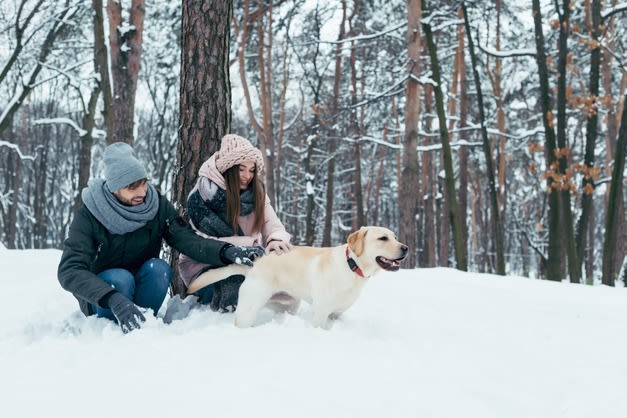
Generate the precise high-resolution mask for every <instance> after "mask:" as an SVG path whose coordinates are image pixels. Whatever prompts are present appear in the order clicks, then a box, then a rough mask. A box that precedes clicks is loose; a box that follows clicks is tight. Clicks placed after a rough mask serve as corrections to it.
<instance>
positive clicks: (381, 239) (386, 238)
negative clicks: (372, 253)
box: [379, 236, 388, 241]
mask: <svg viewBox="0 0 627 418" xmlns="http://www.w3.org/2000/svg"><path fill="white" fill-rule="evenodd" d="M379 240H380V241H387V240H388V237H386V236H383V237H380V238H379Z"/></svg>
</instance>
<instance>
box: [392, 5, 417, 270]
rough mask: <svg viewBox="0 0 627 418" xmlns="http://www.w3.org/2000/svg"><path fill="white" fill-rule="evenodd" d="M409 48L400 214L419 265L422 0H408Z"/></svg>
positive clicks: (411, 257) (403, 234)
mask: <svg viewBox="0 0 627 418" xmlns="http://www.w3.org/2000/svg"><path fill="white" fill-rule="evenodd" d="M407 12H408V20H407V51H408V54H409V59H408V67H407V73H408V79H407V87H406V90H405V134H404V135H405V140H404V143H403V157H402V168H401V175H400V179H399V180H400V181H399V188H398V190H399V192H398V206H399V215H400V225H399V231H398V236H399V239H400V240H401V241H402V242H404V243H405V244H406V245H408V246H409V248H410V251H409V254H408V257H407V266H408V267H414V266H416V261H417V260H416V251H417V243H418V240H417V239H416V235H417V234H416V213H417V208H418V196H417V194H418V191H419V190H420V183H419V178H418V176H419V172H418V151H417V146H418V120H419V115H420V84H418V77H419V74H420V45H421V39H420V19H421V16H422V9H421V0H408V1H407Z"/></svg>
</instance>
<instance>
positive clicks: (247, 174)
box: [239, 162, 255, 190]
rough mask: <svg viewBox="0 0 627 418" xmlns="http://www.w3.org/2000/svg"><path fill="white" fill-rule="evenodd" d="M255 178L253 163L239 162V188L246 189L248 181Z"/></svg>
mask: <svg viewBox="0 0 627 418" xmlns="http://www.w3.org/2000/svg"><path fill="white" fill-rule="evenodd" d="M253 178H255V163H254V162H245V163H240V164H239V188H240V190H246V189H248V186H249V185H250V182H251V181H252V180H253Z"/></svg>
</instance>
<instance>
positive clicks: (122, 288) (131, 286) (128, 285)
mask: <svg viewBox="0 0 627 418" xmlns="http://www.w3.org/2000/svg"><path fill="white" fill-rule="evenodd" d="M98 277H100V278H101V279H102V280H104V281H105V282H107V283H108V284H110V285H111V287H113V288H114V289H115V290H117V291H118V292H120V293H122V294H123V295H124V296H126V297H128V298H132V297H133V294H134V293H135V277H133V275H132V274H131V272H130V271H128V270H124V269H119V268H118V269H109V270H105V271H103V272H101V273H99V274H98Z"/></svg>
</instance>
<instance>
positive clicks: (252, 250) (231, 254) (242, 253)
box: [220, 244, 264, 267]
mask: <svg viewBox="0 0 627 418" xmlns="http://www.w3.org/2000/svg"><path fill="white" fill-rule="evenodd" d="M263 254H264V251H263V248H261V247H246V246H235V245H231V244H227V245H225V246H224V247H222V249H221V250H220V258H221V259H222V261H223V262H224V264H231V263H235V264H244V265H247V266H249V267H252V266H253V261H255V259H256V258H258V257H261V256H262V255H263Z"/></svg>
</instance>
